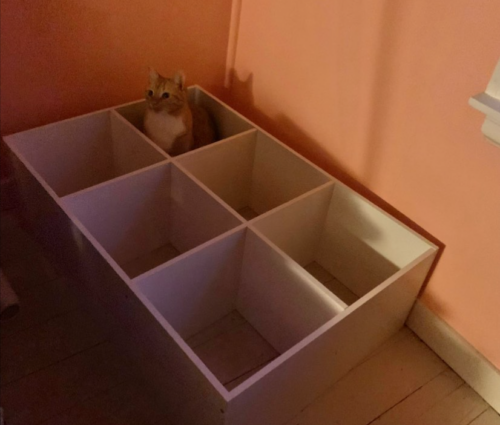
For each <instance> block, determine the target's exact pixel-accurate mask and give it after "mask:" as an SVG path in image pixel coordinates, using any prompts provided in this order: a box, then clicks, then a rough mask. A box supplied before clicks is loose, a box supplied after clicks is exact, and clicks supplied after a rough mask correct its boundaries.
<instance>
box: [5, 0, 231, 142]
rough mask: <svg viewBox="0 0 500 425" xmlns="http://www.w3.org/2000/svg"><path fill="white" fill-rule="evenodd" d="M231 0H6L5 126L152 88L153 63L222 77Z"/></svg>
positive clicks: (214, 80)
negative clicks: (149, 74) (149, 75)
mask: <svg viewBox="0 0 500 425" xmlns="http://www.w3.org/2000/svg"><path fill="white" fill-rule="evenodd" d="M230 11H231V0H210V1H196V0H170V1H159V0H37V1H33V0H2V3H1V123H2V126H1V131H2V134H3V135H5V134H9V133H12V132H16V131H20V130H24V129H27V128H30V127H34V126H37V125H41V124H45V123H48V122H52V121H57V120H60V119H62V118H67V117H70V116H74V115H78V114H82V113H85V112H90V111H93V110H96V109H100V108H103V107H108V106H111V105H115V104H118V103H122V102H125V101H129V100H134V99H138V98H140V97H141V96H142V95H143V91H144V85H145V81H146V78H147V66H148V65H150V64H151V65H153V66H156V67H157V68H158V69H159V70H160V71H164V72H165V73H171V72H173V71H174V70H175V69H176V68H178V67H180V68H183V69H184V71H185V72H186V74H187V76H188V83H189V81H191V82H193V81H194V82H196V83H200V84H202V85H204V86H205V87H209V88H211V89H216V88H217V87H219V86H220V85H221V84H222V81H223V78H224V66H225V57H226V48H227V37H228V28H229V17H230Z"/></svg>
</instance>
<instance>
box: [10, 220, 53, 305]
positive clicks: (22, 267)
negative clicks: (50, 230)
mask: <svg viewBox="0 0 500 425" xmlns="http://www.w3.org/2000/svg"><path fill="white" fill-rule="evenodd" d="M0 233H1V238H2V243H1V244H0V256H1V258H2V270H3V272H4V273H5V275H6V276H7V278H8V279H9V282H10V283H11V284H12V286H13V287H14V289H15V291H16V292H17V293H18V295H19V296H20V297H21V296H22V295H23V294H24V293H25V292H27V291H30V290H32V289H34V288H38V287H40V286H43V284H44V283H45V282H50V281H52V280H54V279H56V278H58V277H59V273H58V271H57V270H56V268H55V267H54V266H53V265H52V264H51V263H50V262H49V261H48V260H47V258H46V257H45V256H44V255H43V249H42V247H41V246H40V245H39V244H38V243H36V242H35V241H34V240H33V238H32V237H31V235H30V234H29V233H27V231H25V230H23V229H22V228H21V227H20V225H19V222H18V220H17V218H16V216H15V215H14V214H11V213H9V214H2V219H1V224H0Z"/></svg>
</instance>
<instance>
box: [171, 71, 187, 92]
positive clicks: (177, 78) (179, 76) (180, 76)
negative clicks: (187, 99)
mask: <svg viewBox="0 0 500 425" xmlns="http://www.w3.org/2000/svg"><path fill="white" fill-rule="evenodd" d="M174 83H175V84H177V85H178V86H179V88H180V89H181V90H183V89H184V85H185V84H186V75H185V74H184V72H182V71H177V72H176V73H175V74H174Z"/></svg>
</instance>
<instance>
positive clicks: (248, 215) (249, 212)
mask: <svg viewBox="0 0 500 425" xmlns="http://www.w3.org/2000/svg"><path fill="white" fill-rule="evenodd" d="M237 212H238V214H239V215H241V216H242V217H243V218H244V219H245V220H247V221H250V220H253V219H254V218H255V217H258V216H259V214H257V213H256V212H255V211H254V210H253V209H252V208H250V207H243V208H240V209H239V210H238V211H237Z"/></svg>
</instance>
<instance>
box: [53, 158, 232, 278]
mask: <svg viewBox="0 0 500 425" xmlns="http://www.w3.org/2000/svg"><path fill="white" fill-rule="evenodd" d="M62 201H63V204H64V205H65V206H66V207H68V208H69V210H70V211H71V212H72V214H73V215H74V216H75V218H77V219H78V220H79V221H80V222H81V223H82V224H83V225H84V226H85V227H86V228H87V229H88V230H89V232H90V233H91V234H92V236H93V237H94V238H95V239H96V240H97V241H98V242H99V243H100V244H101V245H102V247H103V248H104V249H105V250H106V251H107V252H108V253H109V254H110V255H111V257H112V258H113V259H114V260H115V261H116V262H117V263H118V265H119V266H120V267H121V268H122V269H123V270H124V271H125V272H126V273H127V274H128V275H129V276H130V277H134V276H138V275H139V274H142V273H144V272H146V271H148V270H150V269H152V268H154V267H156V266H158V265H160V264H162V263H164V262H166V261H168V260H170V259H172V258H174V257H176V256H177V255H179V254H181V253H184V252H186V251H189V250H190V249H192V248H194V247H196V246H198V245H200V244H202V243H204V242H206V241H208V240H210V239H211V238H214V237H216V236H218V235H220V234H222V233H224V232H226V231H228V230H230V229H232V228H233V227H236V226H238V225H240V224H241V222H240V220H238V218H237V217H235V216H234V215H233V214H232V213H231V212H230V211H228V210H227V209H225V207H224V206H222V205H221V204H219V202H218V201H217V200H215V199H214V198H212V197H211V196H210V195H209V194H207V193H206V192H205V191H204V190H202V189H201V188H200V187H199V186H198V185H197V184H196V183H194V182H193V181H192V180H191V179H190V178H189V177H187V176H186V175H185V174H184V173H183V172H182V171H180V170H179V169H178V168H177V167H176V166H175V165H172V164H159V165H157V166H153V167H150V168H149V169H146V170H141V171H139V172H137V173H134V174H131V175H127V176H124V177H123V178H122V179H117V180H115V181H112V182H110V183H108V184H106V185H102V186H98V187H95V188H92V189H89V190H86V191H82V192H79V193H76V194H73V195H69V196H67V197H64V198H63V199H62Z"/></svg>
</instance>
